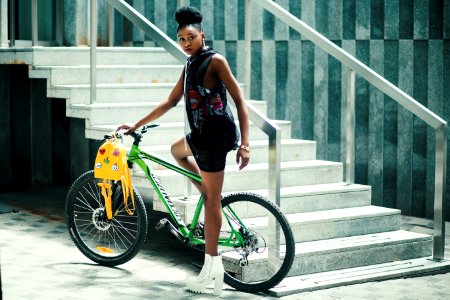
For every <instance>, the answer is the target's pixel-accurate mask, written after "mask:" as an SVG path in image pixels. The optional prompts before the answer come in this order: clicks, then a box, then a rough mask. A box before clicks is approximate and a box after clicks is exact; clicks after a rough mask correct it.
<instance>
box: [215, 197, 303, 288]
mask: <svg viewBox="0 0 450 300" xmlns="http://www.w3.org/2000/svg"><path fill="white" fill-rule="evenodd" d="M229 208H232V209H233V211H234V212H236V213H237V215H238V216H239V219H240V220H241V222H242V223H244V226H245V227H247V229H249V230H248V232H249V233H250V234H249V235H248V237H247V239H248V240H250V242H249V241H247V244H249V243H252V244H253V246H248V247H247V248H246V249H230V248H228V249H226V248H225V247H221V246H219V250H220V251H221V252H222V259H223V262H224V267H225V282H226V283H227V284H228V285H230V286H232V287H234V288H236V289H237V290H240V291H244V292H250V293H257V292H261V291H267V290H269V289H271V288H273V287H274V286H276V285H277V284H278V283H280V282H281V281H282V280H283V279H284V278H285V277H286V275H287V274H288V272H289V270H290V268H291V266H292V263H293V261H294V258H295V242H294V237H293V235H292V230H291V227H290V225H289V223H288V221H287V219H286V217H285V216H284V214H283V213H282V212H281V210H280V209H279V208H278V206H276V205H275V204H273V203H272V202H270V201H268V200H266V199H265V198H263V197H262V196H260V195H256V194H252V193H246V192H244V193H234V194H230V195H228V196H225V197H224V198H223V199H222V211H223V218H222V228H221V236H222V237H223V236H225V237H226V235H227V234H228V233H227V230H228V232H230V230H229V228H228V229H227V228H225V227H229V225H227V224H228V220H229V219H230V218H231V219H233V216H230V212H231V211H230V209H229ZM225 215H226V216H225ZM265 215H266V217H265ZM269 216H271V217H273V220H276V223H271V224H278V225H279V227H278V228H280V231H279V232H280V238H281V239H280V240H281V243H284V245H281V246H280V248H278V250H275V251H272V250H270V251H272V252H271V253H272V256H270V255H269V254H268V253H267V252H270V251H269V250H268V249H269V248H268V247H267V244H268V243H266V242H267V240H266V238H267V232H268V226H266V227H264V226H262V227H261V224H262V223H264V222H268V221H267V220H268V219H269ZM233 222H234V221H233ZM261 222H262V223H261ZM234 223H235V225H236V224H237V222H234ZM258 224H259V225H258ZM267 224H268V223H267ZM272 228H273V227H272ZM257 231H258V232H257ZM264 231H266V232H264ZM264 236H266V237H264ZM267 239H268V241H269V243H270V239H269V238H267ZM263 244H265V245H263ZM263 246H264V247H263ZM250 248H253V250H252V251H253V252H252V253H250V255H249V256H248V260H247V263H248V265H247V266H241V265H240V263H241V259H242V258H243V256H245V255H243V254H244V253H243V252H245V251H246V250H247V251H249V250H250ZM264 248H265V249H264ZM270 249H277V247H276V246H274V247H272V248H270ZM261 250H262V251H261ZM233 251H234V253H233ZM283 252H284V255H283ZM274 253H276V254H275V256H278V257H274V255H273V254H274ZM265 256H267V258H266V259H265V261H264V259H262V260H261V257H265ZM269 257H270V262H273V263H272V266H273V267H272V268H274V269H270V268H269ZM273 259H275V260H276V261H274V260H273ZM244 262H245V260H244ZM277 266H279V268H277Z"/></svg>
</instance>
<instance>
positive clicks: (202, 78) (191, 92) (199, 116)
mask: <svg viewBox="0 0 450 300" xmlns="http://www.w3.org/2000/svg"><path fill="white" fill-rule="evenodd" d="M175 19H176V21H177V22H178V30H177V35H178V43H179V45H180V46H181V48H182V49H183V50H184V52H185V53H187V54H188V55H190V57H189V58H188V59H187V63H186V66H185V68H184V70H183V72H182V74H181V76H180V78H179V80H178V82H177V84H176V85H175V87H174V88H173V90H172V92H171V93H170V95H169V97H168V98H167V99H166V100H164V101H162V102H161V103H160V104H159V105H158V106H157V107H156V108H155V109H154V110H153V111H151V112H150V113H149V114H148V115H147V116H145V117H144V118H142V119H141V120H139V121H138V122H136V123H135V124H133V125H122V126H120V127H119V128H118V130H121V129H126V130H127V132H126V134H127V133H131V132H133V131H135V130H136V129H137V128H139V127H141V126H142V125H144V124H146V123H149V122H151V121H153V120H155V119H157V118H158V117H160V116H162V115H163V114H164V113H166V112H167V111H168V110H169V109H171V108H172V107H174V106H176V105H177V103H178V102H179V101H180V99H181V98H182V96H183V94H184V98H185V102H186V112H187V116H188V120H189V126H190V129H191V132H190V133H188V134H186V136H185V137H183V138H181V139H179V140H178V141H176V142H175V143H174V144H173V145H172V148H171V152H172V155H173V156H174V158H175V159H176V161H177V162H178V163H179V164H180V165H181V166H183V167H185V168H187V169H189V170H191V171H193V172H197V173H200V175H201V177H202V183H201V185H200V184H196V187H197V188H198V189H199V191H200V192H201V193H202V194H203V197H204V200H205V204H204V205H205V224H204V228H205V243H206V245H205V252H206V254H205V262H204V265H203V268H202V270H201V272H200V274H199V276H198V277H196V278H195V279H191V278H189V279H188V281H187V288H188V289H189V290H191V291H193V292H197V293H203V292H204V291H205V289H206V285H207V284H209V283H211V282H212V281H213V280H214V281H215V282H214V283H215V288H214V294H219V295H220V293H221V291H222V285H223V275H224V269H223V265H222V258H221V256H219V255H218V251H217V242H218V238H219V232H220V228H221V224H222V214H221V208H222V207H221V192H222V186H223V180H224V169H225V158H226V154H227V152H229V151H230V150H235V149H237V153H236V162H237V163H238V164H239V169H240V170H241V169H242V168H244V167H245V166H247V164H248V161H249V158H250V149H249V136H248V135H249V132H248V131H249V129H248V123H249V121H248V111H247V107H246V105H245V101H244V98H243V96H242V93H241V90H240V89H239V86H238V83H237V81H236V79H235V78H234V76H233V74H232V73H231V70H230V67H229V65H228V63H227V61H226V59H225V58H224V57H223V56H222V55H220V54H218V53H217V52H215V51H214V50H212V49H211V48H209V47H207V46H206V45H205V34H204V32H203V30H202V27H201V21H202V14H201V12H200V11H198V10H197V9H196V8H193V7H182V8H180V9H178V10H177V11H176V13H175ZM226 90H228V92H229V94H230V95H231V97H232V98H233V100H234V103H235V105H236V108H237V112H238V119H239V124H240V132H241V142H240V144H239V133H238V132H237V129H236V126H235V124H234V120H233V115H232V113H231V111H230V109H229V108H228V105H227V97H226Z"/></svg>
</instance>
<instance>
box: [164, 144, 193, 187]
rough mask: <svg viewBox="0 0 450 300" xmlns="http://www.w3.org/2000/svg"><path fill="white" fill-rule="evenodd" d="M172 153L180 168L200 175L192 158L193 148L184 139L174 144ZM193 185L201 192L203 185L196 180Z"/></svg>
mask: <svg viewBox="0 0 450 300" xmlns="http://www.w3.org/2000/svg"><path fill="white" fill-rule="evenodd" d="M170 151H171V152H172V156H173V157H174V158H175V160H176V161H177V163H178V164H179V165H180V166H182V167H183V168H186V169H188V170H190V171H192V172H194V173H197V174H200V169H199V168H198V166H197V163H196V162H195V159H194V157H193V156H192V151H191V148H190V147H189V144H188V143H187V142H186V140H185V138H184V137H183V138H181V139H179V140H178V141H176V142H175V143H173V144H172V147H171V149H170ZM192 183H193V184H194V185H195V187H196V188H197V189H198V190H199V191H200V192H201V184H200V183H199V182H197V181H194V180H192Z"/></svg>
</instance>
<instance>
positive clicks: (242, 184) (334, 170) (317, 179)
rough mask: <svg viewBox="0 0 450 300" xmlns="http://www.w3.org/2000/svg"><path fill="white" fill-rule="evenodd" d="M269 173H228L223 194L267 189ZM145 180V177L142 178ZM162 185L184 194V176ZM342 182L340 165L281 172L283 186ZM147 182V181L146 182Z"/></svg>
mask: <svg viewBox="0 0 450 300" xmlns="http://www.w3.org/2000/svg"><path fill="white" fill-rule="evenodd" d="M267 173H268V171H267V169H266V170H248V171H241V172H229V173H228V172H227V176H225V181H224V186H223V192H236V191H245V190H248V189H249V188H255V189H259V188H267V181H268V175H267ZM142 178H143V177H142ZM140 179H141V176H139V175H138V176H135V180H134V183H135V184H136V185H137V186H142V185H141V182H142V181H141V180H140ZM160 180H161V184H162V185H163V186H164V187H165V188H166V190H167V192H168V193H169V195H175V196H178V195H181V193H183V192H184V181H185V179H184V178H183V177H182V176H178V175H174V176H161V177H160ZM341 180H342V168H341V166H340V165H332V166H318V167H317V168H304V169H302V168H292V169H284V170H282V171H281V186H282V187H284V186H301V185H310V184H323V183H333V182H340V181H341ZM144 182H145V180H144Z"/></svg>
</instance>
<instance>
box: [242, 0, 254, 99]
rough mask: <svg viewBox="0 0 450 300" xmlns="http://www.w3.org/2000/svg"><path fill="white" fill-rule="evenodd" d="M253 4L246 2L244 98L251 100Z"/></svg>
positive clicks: (247, 0)
mask: <svg viewBox="0 0 450 300" xmlns="http://www.w3.org/2000/svg"><path fill="white" fill-rule="evenodd" d="M251 8H252V2H251V0H246V1H245V79H244V86H245V88H244V97H245V99H250V81H251V79H252V77H251V76H252V32H251V31H252V12H251Z"/></svg>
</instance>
